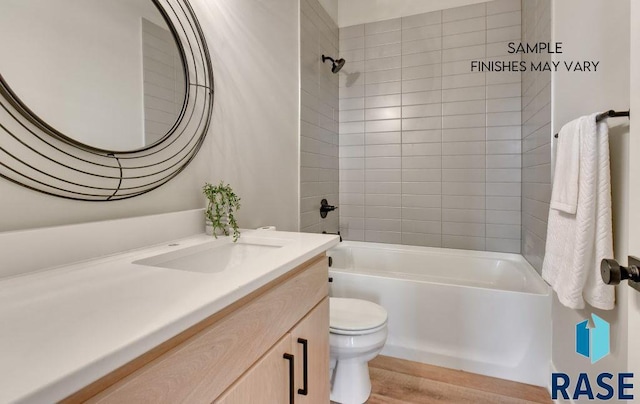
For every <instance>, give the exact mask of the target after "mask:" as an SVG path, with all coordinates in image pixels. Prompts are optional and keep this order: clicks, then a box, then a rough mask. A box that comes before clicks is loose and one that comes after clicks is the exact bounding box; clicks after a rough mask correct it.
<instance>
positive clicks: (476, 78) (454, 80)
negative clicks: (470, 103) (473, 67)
mask: <svg viewBox="0 0 640 404" xmlns="http://www.w3.org/2000/svg"><path fill="white" fill-rule="evenodd" d="M485 83H486V75H485V73H469V74H458V75H455V76H443V77H442V88H443V89H458V88H464V87H479V86H482V88H483V91H482V99H484V96H485V91H484V85H485Z"/></svg>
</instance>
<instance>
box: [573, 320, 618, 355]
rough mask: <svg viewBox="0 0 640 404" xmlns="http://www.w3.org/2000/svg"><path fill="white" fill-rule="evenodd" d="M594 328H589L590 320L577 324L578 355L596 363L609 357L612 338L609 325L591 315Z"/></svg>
mask: <svg viewBox="0 0 640 404" xmlns="http://www.w3.org/2000/svg"><path fill="white" fill-rule="evenodd" d="M591 318H592V319H593V324H594V327H593V328H590V327H589V320H584V321H582V322H580V323H578V324H576V353H578V354H579V355H582V356H584V357H586V358H590V359H591V363H596V362H597V361H599V360H600V359H602V358H604V357H605V356H607V355H609V351H610V337H609V335H610V334H609V331H610V327H609V323H607V322H606V321H604V320H603V319H601V318H600V317H598V316H596V315H595V314H592V315H591Z"/></svg>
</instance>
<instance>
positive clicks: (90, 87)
mask: <svg viewBox="0 0 640 404" xmlns="http://www.w3.org/2000/svg"><path fill="white" fill-rule="evenodd" d="M2 2H3V4H2V12H1V13H0V54H1V55H2V58H0V74H1V75H2V78H3V80H4V82H5V83H6V85H7V86H8V87H9V88H10V91H11V92H13V94H14V96H15V99H17V100H19V102H20V103H21V104H22V106H24V107H25V108H24V109H25V110H27V111H28V112H29V114H30V115H31V116H32V118H34V119H35V120H36V121H38V122H40V123H42V124H44V125H45V126H48V127H49V128H50V129H52V132H54V133H56V134H58V135H59V136H61V137H63V138H66V139H68V140H71V141H73V142H77V143H80V144H82V145H86V146H89V147H90V148H95V149H100V150H105V151H114V152H128V151H133V150H139V149H143V148H145V147H147V146H149V145H152V144H155V143H157V142H159V141H160V140H161V139H163V138H165V136H166V135H167V134H168V133H169V132H170V131H171V130H172V128H173V127H174V126H175V124H176V122H177V121H178V118H179V117H180V115H181V113H182V111H183V108H184V105H185V94H186V83H185V67H184V66H185V64H184V60H183V59H182V54H181V52H180V50H179V48H178V46H177V43H176V38H175V36H174V33H173V32H172V30H171V29H170V28H169V26H168V25H167V22H166V21H165V18H164V17H163V14H162V13H161V12H160V11H159V9H158V7H156V5H155V3H154V1H152V0H82V1H80V0H75V1H73V0H57V1H43V0H2Z"/></svg>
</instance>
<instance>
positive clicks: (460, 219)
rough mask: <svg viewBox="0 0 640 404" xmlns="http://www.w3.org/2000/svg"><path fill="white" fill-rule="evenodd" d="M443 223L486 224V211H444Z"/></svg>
mask: <svg viewBox="0 0 640 404" xmlns="http://www.w3.org/2000/svg"><path fill="white" fill-rule="evenodd" d="M442 221H443V222H454V223H484V222H485V211H484V210H472V209H442Z"/></svg>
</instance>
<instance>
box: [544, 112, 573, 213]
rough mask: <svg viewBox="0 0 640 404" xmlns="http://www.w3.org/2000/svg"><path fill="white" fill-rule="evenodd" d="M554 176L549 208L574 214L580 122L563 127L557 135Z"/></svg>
mask: <svg viewBox="0 0 640 404" xmlns="http://www.w3.org/2000/svg"><path fill="white" fill-rule="evenodd" d="M556 173H560V175H556V176H555V177H554V178H553V191H552V192H551V208H552V209H556V210H560V211H563V212H566V213H571V214H574V215H575V213H576V209H577V208H578V179H579V178H578V175H579V173H580V120H579V119H576V120H575V121H571V122H569V123H568V124H566V125H564V126H563V127H562V129H560V134H559V135H558V152H557V154H556Z"/></svg>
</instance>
